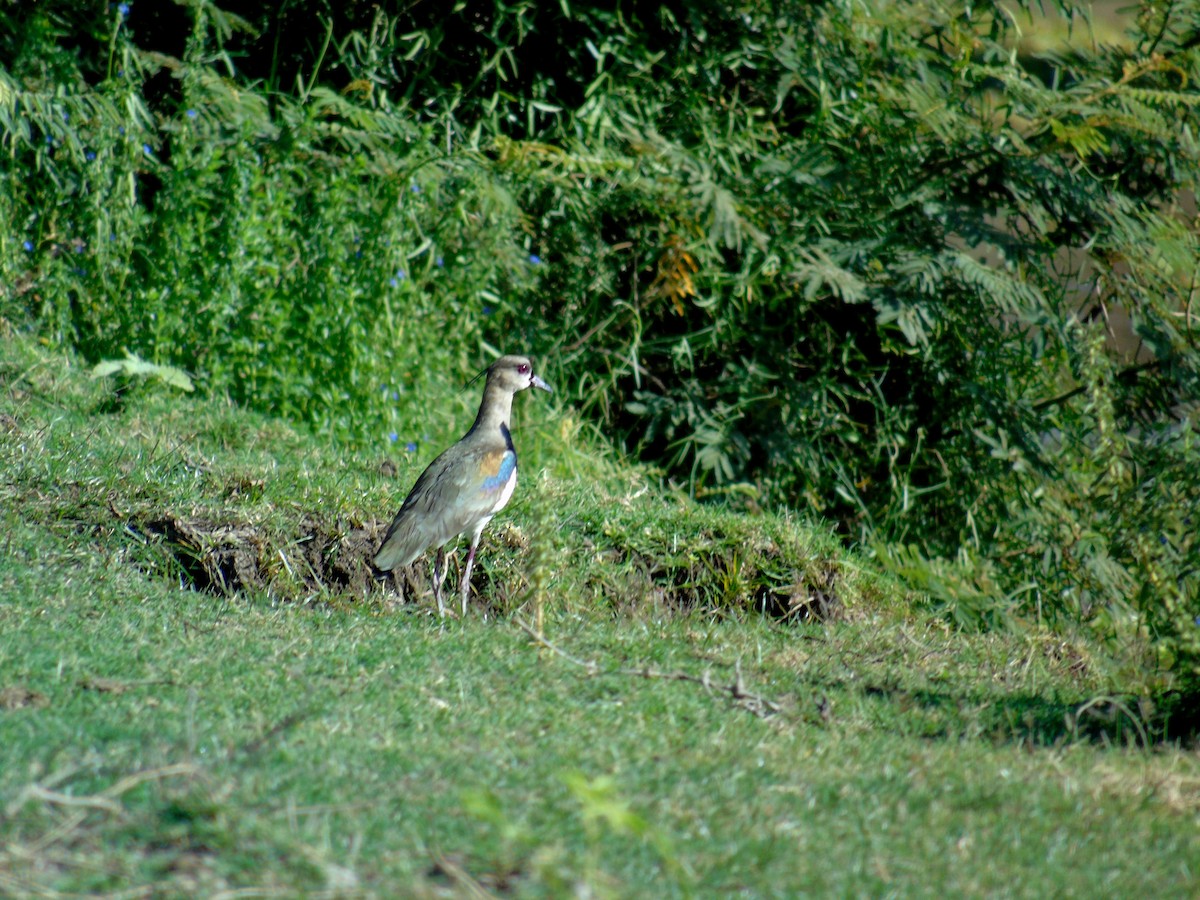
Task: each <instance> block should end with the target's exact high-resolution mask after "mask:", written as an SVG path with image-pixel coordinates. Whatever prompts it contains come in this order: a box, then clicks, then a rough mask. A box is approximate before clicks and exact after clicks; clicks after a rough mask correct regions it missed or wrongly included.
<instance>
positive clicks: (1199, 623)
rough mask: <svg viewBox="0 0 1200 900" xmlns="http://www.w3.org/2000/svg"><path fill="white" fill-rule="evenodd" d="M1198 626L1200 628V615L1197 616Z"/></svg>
mask: <svg viewBox="0 0 1200 900" xmlns="http://www.w3.org/2000/svg"><path fill="white" fill-rule="evenodd" d="M1196 627H1197V628H1200V616H1196Z"/></svg>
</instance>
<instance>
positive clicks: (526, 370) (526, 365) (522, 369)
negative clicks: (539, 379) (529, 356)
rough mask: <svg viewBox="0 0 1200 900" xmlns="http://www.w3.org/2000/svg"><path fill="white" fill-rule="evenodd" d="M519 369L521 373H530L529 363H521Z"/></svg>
mask: <svg viewBox="0 0 1200 900" xmlns="http://www.w3.org/2000/svg"><path fill="white" fill-rule="evenodd" d="M517 371H518V372H519V373H521V374H522V375H528V374H529V363H521V364H520V365H519V366H517Z"/></svg>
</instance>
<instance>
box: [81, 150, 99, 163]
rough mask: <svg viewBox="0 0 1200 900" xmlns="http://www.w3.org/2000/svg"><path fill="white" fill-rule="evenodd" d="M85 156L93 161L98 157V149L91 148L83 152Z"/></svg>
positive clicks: (89, 160)
mask: <svg viewBox="0 0 1200 900" xmlns="http://www.w3.org/2000/svg"><path fill="white" fill-rule="evenodd" d="M83 158H84V159H86V160H87V161H88V162H91V161H92V160H93V159H95V158H96V151H95V150H89V151H88V152H87V153H85V154H83Z"/></svg>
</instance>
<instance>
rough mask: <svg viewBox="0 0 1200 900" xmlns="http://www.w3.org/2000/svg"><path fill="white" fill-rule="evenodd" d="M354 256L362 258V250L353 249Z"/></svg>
mask: <svg viewBox="0 0 1200 900" xmlns="http://www.w3.org/2000/svg"><path fill="white" fill-rule="evenodd" d="M354 258H355V259H362V251H361V250H355V251H354Z"/></svg>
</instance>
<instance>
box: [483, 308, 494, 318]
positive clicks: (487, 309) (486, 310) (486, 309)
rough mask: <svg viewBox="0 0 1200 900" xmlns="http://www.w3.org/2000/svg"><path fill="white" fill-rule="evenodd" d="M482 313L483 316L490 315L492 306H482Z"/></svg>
mask: <svg viewBox="0 0 1200 900" xmlns="http://www.w3.org/2000/svg"><path fill="white" fill-rule="evenodd" d="M483 314H484V315H485V316H490V315H491V314H492V308H491V307H490V306H485V307H484V308H483Z"/></svg>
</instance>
